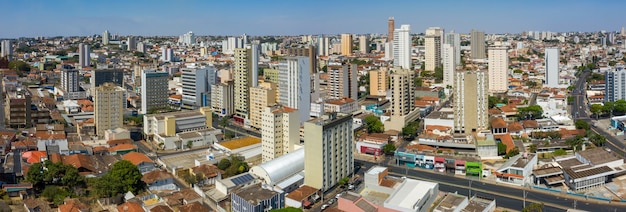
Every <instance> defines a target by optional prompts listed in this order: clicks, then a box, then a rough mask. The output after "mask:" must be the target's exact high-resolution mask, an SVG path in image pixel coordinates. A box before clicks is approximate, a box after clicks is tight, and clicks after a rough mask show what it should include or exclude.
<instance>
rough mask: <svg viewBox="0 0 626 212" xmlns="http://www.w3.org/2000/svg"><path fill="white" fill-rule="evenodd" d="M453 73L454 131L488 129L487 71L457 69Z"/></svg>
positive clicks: (463, 131)
mask: <svg viewBox="0 0 626 212" xmlns="http://www.w3.org/2000/svg"><path fill="white" fill-rule="evenodd" d="M454 74H455V77H454V84H455V85H454V86H453V87H454V105H453V108H454V109H453V110H454V131H455V132H456V133H465V134H471V133H473V132H478V131H480V130H484V129H488V127H489V121H488V116H489V113H488V110H489V106H488V104H489V100H488V92H487V91H488V84H489V82H488V81H489V79H488V77H487V73H486V72H485V71H457V72H455V73H454Z"/></svg>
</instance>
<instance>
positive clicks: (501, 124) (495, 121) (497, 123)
mask: <svg viewBox="0 0 626 212" xmlns="http://www.w3.org/2000/svg"><path fill="white" fill-rule="evenodd" d="M491 128H506V122H505V121H504V119H502V118H499V117H498V118H492V119H491Z"/></svg>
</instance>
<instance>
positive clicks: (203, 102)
mask: <svg viewBox="0 0 626 212" xmlns="http://www.w3.org/2000/svg"><path fill="white" fill-rule="evenodd" d="M181 72H182V74H181V81H182V87H183V98H182V108H184V109H190V110H195V109H198V108H200V107H206V106H210V105H211V98H210V95H211V84H214V83H217V71H216V70H215V67H213V66H206V67H202V68H196V69H191V68H183V69H182V71H181ZM203 95H208V96H207V97H206V98H205V97H204V96H203Z"/></svg>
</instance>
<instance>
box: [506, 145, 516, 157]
mask: <svg viewBox="0 0 626 212" xmlns="http://www.w3.org/2000/svg"><path fill="white" fill-rule="evenodd" d="M518 154H519V149H518V148H517V147H515V148H513V149H511V150H510V151H509V152H507V153H506V155H505V156H504V158H511V157H513V156H516V155H518Z"/></svg>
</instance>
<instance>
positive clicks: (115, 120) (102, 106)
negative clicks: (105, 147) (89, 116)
mask: <svg viewBox="0 0 626 212" xmlns="http://www.w3.org/2000/svg"><path fill="white" fill-rule="evenodd" d="M93 96H94V104H93V105H94V123H95V125H96V135H98V136H104V132H105V131H106V130H109V129H115V128H118V127H123V126H124V109H125V108H124V101H126V98H125V96H126V90H125V89H123V88H121V87H119V86H116V85H115V84H113V83H109V82H107V83H104V84H102V85H100V86H99V87H96V89H95V93H94V95H93Z"/></svg>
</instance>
